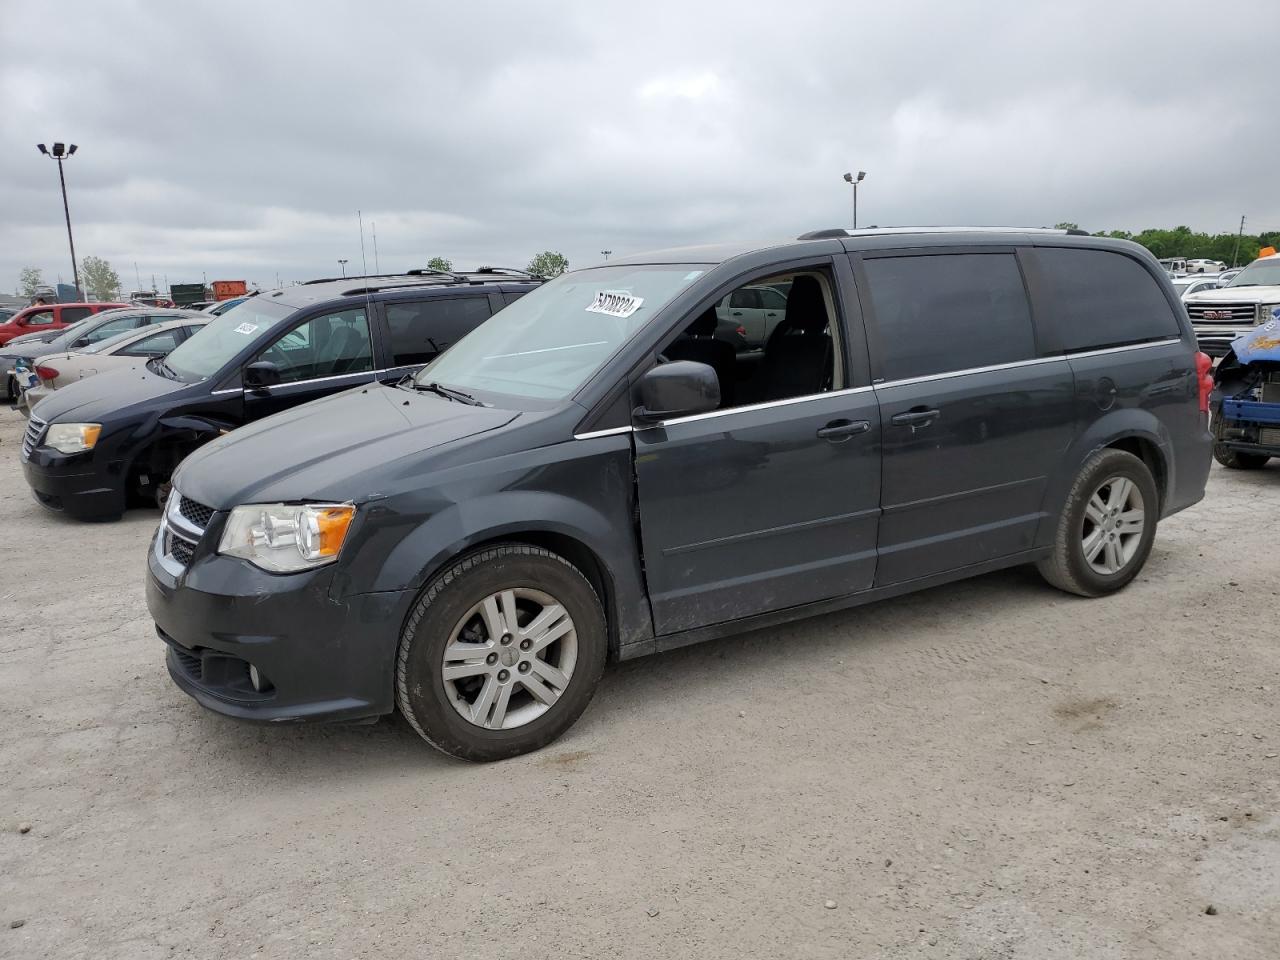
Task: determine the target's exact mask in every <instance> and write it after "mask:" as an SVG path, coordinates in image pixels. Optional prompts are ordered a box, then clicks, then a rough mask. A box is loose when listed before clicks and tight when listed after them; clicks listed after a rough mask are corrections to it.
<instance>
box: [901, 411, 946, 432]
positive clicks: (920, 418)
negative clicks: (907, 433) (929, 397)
mask: <svg viewBox="0 0 1280 960" xmlns="http://www.w3.org/2000/svg"><path fill="white" fill-rule="evenodd" d="M938 415H939V414H938V411H937V410H929V409H927V408H925V407H913V408H911V409H910V410H908V411H907V412H906V413H897V414H894V415H893V416H892V417H891V418H890V419H889V422H890V423H892V424H893V425H894V426H895V427H910V428H911V429H913V430H914V429H915V428H916V427H923V426H927V425H928V424H930V423H932V422H933V421H934V420H937V419H938Z"/></svg>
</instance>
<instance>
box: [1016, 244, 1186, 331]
mask: <svg viewBox="0 0 1280 960" xmlns="http://www.w3.org/2000/svg"><path fill="white" fill-rule="evenodd" d="M1035 256H1036V259H1037V260H1038V261H1039V264H1040V273H1041V276H1042V278H1043V281H1044V292H1045V296H1046V297H1047V299H1048V304H1047V307H1048V309H1047V310H1046V313H1048V315H1049V316H1050V317H1052V318H1053V322H1054V325H1055V327H1056V328H1057V332H1058V338H1059V339H1060V341H1061V342H1062V347H1063V349H1064V350H1067V351H1073V350H1099V349H1103V348H1105V347H1119V346H1124V345H1126V344H1130V343H1141V342H1143V341H1148V340H1163V339H1167V338H1169V337H1178V336H1181V334H1182V331H1181V329H1180V328H1179V326H1178V318H1177V316H1176V315H1175V314H1174V312H1173V308H1172V307H1171V306H1170V305H1169V301H1168V300H1167V299H1165V295H1164V290H1163V288H1162V287H1161V286H1160V284H1159V283H1158V282H1157V281H1156V278H1155V277H1153V276H1152V275H1151V274H1150V273H1148V272H1147V269H1146V268H1145V267H1144V266H1142V264H1140V263H1138V261H1136V260H1134V259H1132V258H1131V257H1127V256H1125V255H1124V254H1122V253H1112V252H1110V251H1108V250H1074V249H1071V250H1068V249H1065V248H1053V247H1047V248H1046V247H1038V248H1036V251H1035Z"/></svg>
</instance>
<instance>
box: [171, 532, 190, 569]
mask: <svg viewBox="0 0 1280 960" xmlns="http://www.w3.org/2000/svg"><path fill="white" fill-rule="evenodd" d="M194 555H195V545H194V544H193V543H191V542H190V541H188V540H184V539H183V538H182V537H175V536H174V535H173V534H172V533H170V534H169V556H171V557H173V559H175V560H177V561H178V562H179V563H180V564H182V565H183V566H184V567H186V566H190V565H191V558H192V557H193V556H194Z"/></svg>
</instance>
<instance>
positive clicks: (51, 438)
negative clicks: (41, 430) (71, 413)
mask: <svg viewBox="0 0 1280 960" xmlns="http://www.w3.org/2000/svg"><path fill="white" fill-rule="evenodd" d="M101 432H102V424H100V423H55V424H53V425H51V426H50V427H49V433H48V434H47V435H46V436H45V438H44V445H45V446H46V447H53V449H55V450H57V451H58V452H59V453H83V452H84V451H86V450H92V449H93V445H94V444H95V443H97V442H98V434H100V433H101Z"/></svg>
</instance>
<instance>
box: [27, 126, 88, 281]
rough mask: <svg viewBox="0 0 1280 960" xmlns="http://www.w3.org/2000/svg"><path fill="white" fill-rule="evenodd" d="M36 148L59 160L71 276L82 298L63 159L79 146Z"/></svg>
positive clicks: (41, 146)
mask: <svg viewBox="0 0 1280 960" xmlns="http://www.w3.org/2000/svg"><path fill="white" fill-rule="evenodd" d="M36 149H37V150H39V151H40V152H41V153H42V154H44V155H45V156H46V157H49V158H50V159H51V160H57V161H58V182H59V183H61V184H62V212H63V213H64V214H66V217H67V244H68V246H70V247H71V276H72V277H73V278H74V280H75V285H76V299H81V298H83V296H84V294H83V293H81V292H80V264H79V263H77V262H76V242H75V240H73V239H72V238H71V208H70V207H69V206H67V178H66V175H65V174H64V173H63V172H62V161H63V160H64V159H65V158H66V157H70V156H71V155H72V154H74V153H75V152H76V149H77V148H76V145H75V144H74V143H73V144H71V146H70V147H68V146H66V145H65V144H61V143H55V144H54V145H53V151H52V152H50V151H49V150H47V149H46V148H45V145H44V144H43V143H37V144H36Z"/></svg>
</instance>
